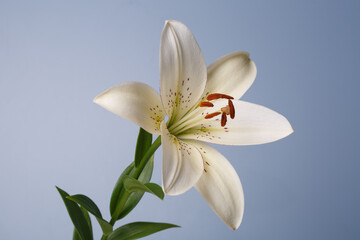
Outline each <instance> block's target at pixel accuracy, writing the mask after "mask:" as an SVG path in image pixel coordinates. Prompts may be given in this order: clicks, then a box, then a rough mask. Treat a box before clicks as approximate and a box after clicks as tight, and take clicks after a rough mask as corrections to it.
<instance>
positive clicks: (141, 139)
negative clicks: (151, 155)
mask: <svg viewBox="0 0 360 240" xmlns="http://www.w3.org/2000/svg"><path fill="white" fill-rule="evenodd" d="M151 143H152V134H151V133H148V132H147V131H145V130H144V129H142V128H140V130H139V135H138V139H137V142H136V149H135V167H139V165H140V162H141V159H142V158H143V157H144V155H145V153H146V152H147V150H148V149H149V148H150V146H151Z"/></svg>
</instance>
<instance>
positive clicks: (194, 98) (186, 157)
mask: <svg viewBox="0 0 360 240" xmlns="http://www.w3.org/2000/svg"><path fill="white" fill-rule="evenodd" d="M255 77H256V66H255V64H254V62H253V61H251V60H250V58H249V54H248V53H246V52H235V53H231V54H228V55H226V56H224V57H222V58H220V59H218V60H217V61H215V62H214V63H213V64H211V65H210V66H209V67H208V68H206V63H205V60H204V57H203V54H202V52H201V50H200V48H199V46H198V44H197V42H196V40H195V38H194V36H193V34H192V33H191V32H190V30H189V29H188V28H187V27H186V26H185V25H184V24H182V23H181V22H178V21H173V20H171V21H166V23H165V26H164V29H163V32H162V36H161V43H160V95H159V94H158V93H157V92H156V91H155V90H154V89H153V88H151V87H150V86H148V85H146V84H144V83H140V82H125V83H121V84H118V85H116V86H114V87H112V88H110V89H109V90H107V91H105V92H104V93H102V94H100V95H98V96H97V97H96V98H95V99H94V102H95V103H97V104H99V105H100V106H102V107H104V108H105V109H107V110H109V111H111V112H113V113H115V114H117V115H119V116H121V117H123V118H125V119H128V120H129V121H132V122H133V123H135V124H137V125H139V126H140V127H142V128H143V129H145V130H146V131H148V132H150V133H152V134H157V135H161V140H162V157H163V159H162V185H163V189H164V192H165V193H166V194H168V195H178V194H181V193H184V192H186V191H187V190H189V189H190V188H191V187H193V186H195V188H196V189H197V190H198V191H199V193H200V194H201V195H202V196H203V197H204V199H205V200H206V201H207V202H208V204H209V205H210V207H211V208H212V209H213V210H214V212H215V213H216V214H217V215H218V216H219V217H220V218H221V219H222V220H223V221H224V222H225V223H226V224H227V225H228V226H229V227H230V228H231V229H234V230H235V229H237V228H238V227H239V225H240V223H241V220H242V217H243V212H244V194H243V189H242V186H241V183H240V179H239V177H238V175H237V174H236V171H235V170H234V168H233V167H232V166H231V164H230V163H229V162H228V161H227V160H226V158H225V157H224V156H223V155H221V154H220V153H219V152H218V151H217V150H215V149H214V148H212V147H210V146H209V145H207V144H205V143H203V142H209V143H217V144H225V145H253V144H262V143H267V142H272V141H276V140H279V139H281V138H283V137H286V136H287V135H289V134H291V133H292V132H293V129H292V127H291V125H290V123H289V122H288V121H287V120H286V118H285V117H283V116H282V115H280V114H278V113H276V112H274V111H272V110H270V109H268V108H265V107H263V106H259V105H256V104H252V103H248V102H244V101H240V100H237V99H239V98H240V97H241V96H242V95H243V94H244V93H245V92H246V91H247V89H248V88H249V87H250V86H251V84H252V83H253V81H254V80H255ZM166 115H167V116H168V121H167V123H165V120H164V119H165V116H166Z"/></svg>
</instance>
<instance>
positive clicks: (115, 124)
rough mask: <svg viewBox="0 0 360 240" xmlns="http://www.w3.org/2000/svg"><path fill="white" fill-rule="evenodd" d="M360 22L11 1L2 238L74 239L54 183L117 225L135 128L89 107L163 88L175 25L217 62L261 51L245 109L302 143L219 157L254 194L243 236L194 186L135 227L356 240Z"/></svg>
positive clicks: (351, 7)
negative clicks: (164, 49) (266, 115)
mask: <svg viewBox="0 0 360 240" xmlns="http://www.w3.org/2000/svg"><path fill="white" fill-rule="evenodd" d="M359 11H360V4H359V2H358V1H266V0H264V1H130V0H126V1H10V0H9V1H0V98H1V101H0V192H1V194H0V239H55V240H56V239H59V240H60V239H61V240H62V239H71V236H72V224H71V222H70V219H69V217H68V215H67V212H66V210H65V207H64V205H63V203H62V200H61V199H60V197H59V195H58V193H57V192H56V190H55V188H54V185H58V186H60V187H62V188H64V189H65V190H67V191H68V192H69V193H71V194H75V193H84V194H86V195H88V196H90V197H91V198H92V199H94V201H95V202H96V203H97V204H98V206H99V207H100V208H101V210H102V212H103V213H104V215H105V217H106V218H109V213H108V200H109V198H110V194H111V191H112V188H113V185H114V183H115V181H116V180H117V177H118V176H119V174H120V173H121V171H122V170H123V169H124V168H125V166H127V165H128V164H129V163H130V161H132V159H133V153H134V148H135V141H136V136H137V132H138V127H137V126H135V125H134V124H132V123H130V122H127V121H126V120H123V119H121V118H119V117H117V116H115V115H113V114H111V113H109V112H107V111H105V110H104V109H102V108H100V107H99V106H97V105H95V104H93V103H92V99H93V97H95V96H96V95H97V94H98V93H100V92H102V91H103V90H105V89H107V88H109V87H111V86H113V85H115V84H117V83H120V82H124V81H141V82H145V83H147V84H149V85H151V86H152V87H154V88H155V89H158V87H159V82H158V79H159V73H158V49H159V42H160V35H161V31H162V28H163V24H164V21H165V20H166V19H177V20H180V21H182V22H184V23H185V24H186V25H187V26H188V27H189V28H190V29H191V30H192V32H193V33H194V35H195V37H196V38H197V40H198V43H199V45H200V47H201V48H202V50H203V52H204V56H205V59H206V61H207V63H208V64H209V63H211V62H212V61H214V60H215V59H216V58H218V57H220V56H222V55H224V54H227V53H230V52H233V51H238V50H245V51H248V52H250V54H251V57H252V59H253V60H254V61H255V62H256V64H257V67H258V76H257V79H256V81H255V83H254V84H253V86H252V87H251V88H250V90H249V91H248V92H247V93H246V94H245V96H244V97H243V99H244V100H246V101H250V102H254V103H258V104H261V105H265V106H267V107H269V108H271V109H274V110H276V111H278V112H280V113H282V114H283V115H285V116H286V117H287V118H288V119H289V121H290V122H291V123H292V125H293V127H294V129H295V133H294V134H292V135H291V136H289V137H287V138H285V139H283V140H281V141H278V142H275V143H271V144H265V145H259V146H246V147H226V146H225V147H223V146H222V147H217V148H218V149H219V150H220V151H221V152H222V153H223V154H224V155H225V156H226V157H227V158H228V159H229V160H230V161H231V162H232V164H233V166H234V167H235V169H236V171H237V172H238V174H239V176H240V178H241V180H242V183H243V187H244V191H245V200H246V203H245V206H246V207H245V215H244V219H243V223H242V224H241V226H240V228H239V229H238V230H237V231H231V230H230V229H228V228H227V227H226V225H225V224H223V223H222V222H221V221H220V220H219V219H218V217H217V216H216V215H215V214H214V213H213V212H212V211H211V209H210V208H209V207H208V206H207V204H206V203H205V201H204V200H203V199H202V198H201V197H200V195H199V194H198V193H197V192H196V190H194V189H192V190H190V191H188V192H187V193H185V194H183V195H181V196H177V197H166V198H165V200H164V201H160V200H158V199H157V198H155V197H153V196H151V195H146V196H145V197H144V199H143V201H142V202H141V203H140V204H139V205H138V207H137V209H135V210H134V211H133V212H132V213H131V214H130V215H129V216H128V217H127V219H126V221H124V222H131V221H158V222H170V223H175V224H178V225H181V226H182V228H181V229H171V230H167V231H164V232H161V233H158V234H156V235H152V236H150V237H148V238H147V239H277V240H278V239H359V238H360V228H359V225H360V206H359V203H360V190H359V183H360V174H359V173H360V163H359V135H360V132H359V120H360V119H359V106H358V104H359V97H358V91H359V80H360V79H359V76H360V74H359V68H360V64H359V63H360V61H359V58H360V54H359V53H360V52H359V42H360V32H359V22H360V17H359ZM160 156H161V155H160V151H159V153H157V155H156V165H155V171H154V177H153V181H154V182H157V183H160V179H161V178H160V173H161V171H160V166H161V157H160ZM94 225H95V226H96V223H94ZM95 235H96V239H98V238H99V237H100V229H99V227H98V226H96V227H95Z"/></svg>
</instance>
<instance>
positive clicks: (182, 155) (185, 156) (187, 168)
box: [161, 121, 204, 195]
mask: <svg viewBox="0 0 360 240" xmlns="http://www.w3.org/2000/svg"><path fill="white" fill-rule="evenodd" d="M161 132H162V133H161V141H162V155H163V156H162V185H163V189H164V192H165V193H166V194H167V195H179V194H182V193H184V192H186V191H187V190H189V189H190V188H191V187H193V186H194V185H195V183H196V182H197V181H198V180H199V178H200V176H201V174H202V173H203V171H204V166H203V161H202V158H201V155H200V153H199V151H198V150H197V149H196V148H195V147H194V146H191V145H190V144H188V143H185V142H183V141H181V140H179V139H177V138H176V137H174V136H173V135H171V134H170V133H169V131H168V130H167V128H166V123H165V122H164V121H163V122H162V123H161Z"/></svg>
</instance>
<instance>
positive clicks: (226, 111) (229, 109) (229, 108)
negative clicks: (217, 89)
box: [199, 93, 235, 127]
mask: <svg viewBox="0 0 360 240" xmlns="http://www.w3.org/2000/svg"><path fill="white" fill-rule="evenodd" d="M217 99H228V105H226V106H225V107H222V108H221V109H220V110H219V111H216V112H213V113H209V114H207V115H206V116H205V119H210V118H213V117H215V116H218V115H220V114H221V126H222V127H225V125H226V122H227V115H230V118H231V119H234V118H235V108H234V104H233V102H232V101H231V100H232V99H234V98H233V97H232V96H229V95H226V94H222V93H213V94H210V95H208V96H207V97H206V100H207V101H204V102H200V103H199V107H213V106H214V104H213V103H211V102H210V101H212V100H217Z"/></svg>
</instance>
